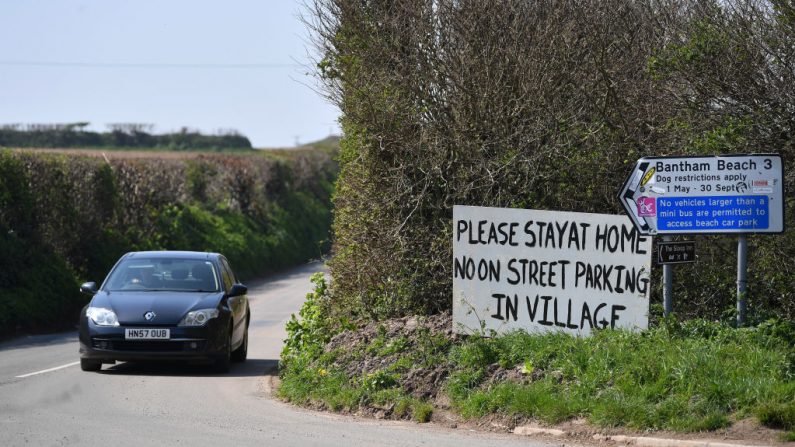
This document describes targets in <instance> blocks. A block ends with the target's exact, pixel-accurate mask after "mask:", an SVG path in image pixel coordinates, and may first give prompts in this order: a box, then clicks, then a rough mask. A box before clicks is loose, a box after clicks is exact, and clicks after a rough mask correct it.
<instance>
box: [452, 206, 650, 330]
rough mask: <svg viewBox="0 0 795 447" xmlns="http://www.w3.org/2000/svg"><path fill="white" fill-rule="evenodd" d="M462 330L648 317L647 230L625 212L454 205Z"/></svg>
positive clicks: (456, 296) (456, 312)
mask: <svg viewBox="0 0 795 447" xmlns="http://www.w3.org/2000/svg"><path fill="white" fill-rule="evenodd" d="M453 232H454V233H453V323H454V325H453V326H454V329H455V330H456V332H459V333H473V332H474V333H481V332H482V331H485V332H486V335H488V333H489V332H490V331H491V330H494V331H496V332H498V333H504V332H507V331H511V330H516V329H524V330H526V331H528V332H550V331H562V332H568V333H570V334H573V335H588V334H590V333H591V332H593V331H594V330H597V329H605V328H625V329H645V328H646V327H647V326H648V312H649V290H650V289H651V287H650V285H649V275H650V269H651V238H650V237H648V236H643V235H641V234H640V233H639V232H638V231H637V230H636V229H635V227H633V226H632V222H630V220H629V219H628V218H627V217H626V216H613V215H605V214H590V213H571V212H558V211H539V210H526V209H511V208H485V207H475V206H455V207H454V208H453Z"/></svg>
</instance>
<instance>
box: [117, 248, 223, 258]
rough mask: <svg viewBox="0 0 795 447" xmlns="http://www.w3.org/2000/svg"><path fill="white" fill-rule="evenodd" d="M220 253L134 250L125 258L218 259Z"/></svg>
mask: <svg viewBox="0 0 795 447" xmlns="http://www.w3.org/2000/svg"><path fill="white" fill-rule="evenodd" d="M220 256H221V255H220V254H219V253H207V252H202V251H170V250H161V251H133V252H130V253H127V254H126V255H124V257H125V258H180V259H218V258H219V257H220Z"/></svg>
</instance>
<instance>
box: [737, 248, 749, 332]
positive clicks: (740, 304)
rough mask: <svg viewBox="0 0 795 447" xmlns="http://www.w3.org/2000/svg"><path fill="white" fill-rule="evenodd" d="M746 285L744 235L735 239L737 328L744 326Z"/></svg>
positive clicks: (746, 253) (746, 265) (746, 267)
mask: <svg viewBox="0 0 795 447" xmlns="http://www.w3.org/2000/svg"><path fill="white" fill-rule="evenodd" d="M747 284H748V239H747V238H746V236H745V234H741V235H740V236H739V237H738V238H737V327H740V326H742V325H744V324H745V311H746V309H747V305H748V303H747V301H746V293H745V287H746V285H747Z"/></svg>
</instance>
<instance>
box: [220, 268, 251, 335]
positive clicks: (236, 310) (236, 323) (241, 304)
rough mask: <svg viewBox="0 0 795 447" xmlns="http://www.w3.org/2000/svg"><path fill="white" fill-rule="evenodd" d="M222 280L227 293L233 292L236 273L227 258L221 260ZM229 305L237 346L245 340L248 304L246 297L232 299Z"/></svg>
mask: <svg viewBox="0 0 795 447" xmlns="http://www.w3.org/2000/svg"><path fill="white" fill-rule="evenodd" d="M221 280H222V281H223V283H224V290H226V293H229V292H230V291H231V290H232V286H233V285H234V284H235V283H236V282H237V281H236V279H235V276H234V273H232V268H231V267H230V266H229V262H228V261H227V260H226V259H225V258H221ZM228 303H229V308H230V309H231V310H232V324H233V330H232V345H234V346H237V344H238V343H239V342H240V341H241V340H242V339H243V338H242V337H243V333H244V331H245V322H246V308H247V304H248V303H247V302H246V296H245V295H240V296H234V297H230V298H229V301H228Z"/></svg>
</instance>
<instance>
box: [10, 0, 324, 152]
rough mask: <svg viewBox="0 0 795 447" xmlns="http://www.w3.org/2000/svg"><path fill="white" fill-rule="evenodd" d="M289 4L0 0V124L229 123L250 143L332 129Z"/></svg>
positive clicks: (206, 128) (297, 8) (269, 143)
mask: <svg viewBox="0 0 795 447" xmlns="http://www.w3.org/2000/svg"><path fill="white" fill-rule="evenodd" d="M301 5H302V3H301V2H300V1H296V0H226V1H209V0H190V1H187V0H136V1H120V0H116V1H108V0H57V1H56V0H49V1H44V0H0V125H2V124H15V123H20V124H49V123H71V122H80V121H87V122H90V123H91V127H90V129H92V130H98V131H105V130H107V124H111V123H146V124H153V125H154V130H153V131H154V132H155V133H163V132H170V131H178V130H179V129H180V128H182V127H183V126H185V127H188V128H190V129H196V130H200V131H202V132H204V133H216V132H218V130H219V129H236V130H237V131H239V132H240V133H242V134H243V135H246V136H247V137H249V139H250V140H251V142H252V144H253V145H254V146H255V147H291V146H295V145H296V143H298V144H304V143H309V142H312V141H316V140H319V139H322V138H325V137H327V136H328V135H330V134H339V133H340V130H339V124H338V122H337V119H338V116H339V110H338V109H337V108H336V107H335V106H333V105H331V104H330V103H328V101H326V100H325V99H324V98H323V97H322V96H321V95H320V94H319V93H318V92H317V87H316V82H315V80H314V79H313V78H312V77H311V76H309V75H308V73H309V72H311V70H312V63H311V60H312V58H311V57H310V56H311V55H312V54H313V50H312V48H311V45H310V44H309V38H308V36H309V32H308V31H307V30H306V28H305V26H304V24H303V23H302V22H301V21H300V20H299V18H298V14H299V13H300V12H301V11H302V9H303V8H302V6H301Z"/></svg>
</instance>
